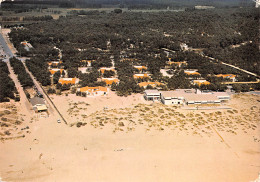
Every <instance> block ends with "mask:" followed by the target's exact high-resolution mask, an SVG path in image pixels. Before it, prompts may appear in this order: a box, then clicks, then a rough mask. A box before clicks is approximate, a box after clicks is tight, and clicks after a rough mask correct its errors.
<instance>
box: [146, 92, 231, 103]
mask: <svg viewBox="0 0 260 182" xmlns="http://www.w3.org/2000/svg"><path fill="white" fill-rule="evenodd" d="M144 98H145V99H146V100H161V102H162V103H163V104H165V105H184V104H185V105H192V104H220V103H221V102H222V101H225V100H230V96H229V95H228V94H227V93H226V92H212V91H208V92H202V91H200V90H198V89H177V90H174V91H161V92H159V91H158V90H146V91H145V94H144Z"/></svg>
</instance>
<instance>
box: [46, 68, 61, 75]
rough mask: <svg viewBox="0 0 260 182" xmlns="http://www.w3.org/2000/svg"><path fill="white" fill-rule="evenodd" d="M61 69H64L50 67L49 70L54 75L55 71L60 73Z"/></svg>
mask: <svg viewBox="0 0 260 182" xmlns="http://www.w3.org/2000/svg"><path fill="white" fill-rule="evenodd" d="M63 70H64V69H50V70H49V71H50V73H51V74H52V75H54V74H55V73H56V72H57V71H60V73H61V74H62V72H63Z"/></svg>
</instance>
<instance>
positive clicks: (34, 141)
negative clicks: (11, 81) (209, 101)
mask: <svg viewBox="0 0 260 182" xmlns="http://www.w3.org/2000/svg"><path fill="white" fill-rule="evenodd" d="M51 97H52V98H53V101H54V102H55V104H56V105H58V109H59V110H60V111H61V113H62V114H63V115H64V117H65V118H66V120H67V121H69V123H68V125H65V124H64V123H57V118H55V117H53V116H50V117H49V118H37V115H36V114H34V115H29V113H25V112H24V111H23V110H24V109H25V108H21V107H20V105H19V103H14V102H13V103H11V104H12V107H11V108H10V107H7V106H6V105H7V104H6V103H2V104H0V106H1V110H0V111H1V113H2V114H1V124H2V125H3V123H11V122H12V121H13V120H20V121H21V123H19V124H9V125H8V126H5V127H3V126H2V127H1V130H0V132H1V136H0V137H1V142H0V149H1V150H0V161H1V162H0V177H1V178H2V180H3V181H6V182H35V181H36V182H55V181H57V182H60V181H63V182H71V181H77V182H85V181H94V182H103V181H106V182H107V181H108V182H109V181H111V182H112V181H113V182H115V181H126V182H133V181H135V182H137V181H140V182H141V181H142V182H144V181H147V182H148V181H149V182H150V181H162V182H166V181H178V182H186V181H194V182H208V181H211V182H219V181H228V182H233V181H234V182H244V181H253V180H255V179H257V178H258V173H259V172H260V131H259V121H260V117H259V111H260V104H259V100H260V97H259V96H255V95H247V94H241V95H235V96H233V97H232V100H231V101H229V103H227V106H229V107H231V108H232V109H229V110H198V111H196V110H195V111H190V110H182V109H181V108H177V107H173V106H164V105H162V104H160V103H151V102H146V101H144V100H143V98H142V95H141V94H137V95H132V96H129V97H117V96H116V95H115V94H114V93H111V94H110V95H109V96H108V97H96V98H83V97H77V96H73V95H69V96H65V95H64V96H56V95H55V96H54V95H53V96H52V95H51ZM104 107H107V109H106V110H104ZM12 109H16V111H15V112H13V113H9V112H7V111H5V110H9V111H11V110H12ZM4 111H5V112H4ZM24 113H25V114H24ZM15 116H17V117H18V118H13V119H12V117H15ZM2 118H9V120H7V121H3V119H2ZM79 122H81V124H78V123H79ZM24 128H26V129H24ZM21 129H23V130H21ZM7 130H8V131H9V133H10V134H9V135H6V133H5V132H6V131H7Z"/></svg>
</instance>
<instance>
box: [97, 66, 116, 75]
mask: <svg viewBox="0 0 260 182" xmlns="http://www.w3.org/2000/svg"><path fill="white" fill-rule="evenodd" d="M99 71H100V73H102V74H104V73H105V71H113V72H116V70H115V68H107V67H102V68H100V69H99Z"/></svg>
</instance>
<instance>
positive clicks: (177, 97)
mask: <svg viewBox="0 0 260 182" xmlns="http://www.w3.org/2000/svg"><path fill="white" fill-rule="evenodd" d="M161 101H162V103H163V104H165V105H175V104H183V101H184V94H183V93H182V92H178V91H162V92H161Z"/></svg>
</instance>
